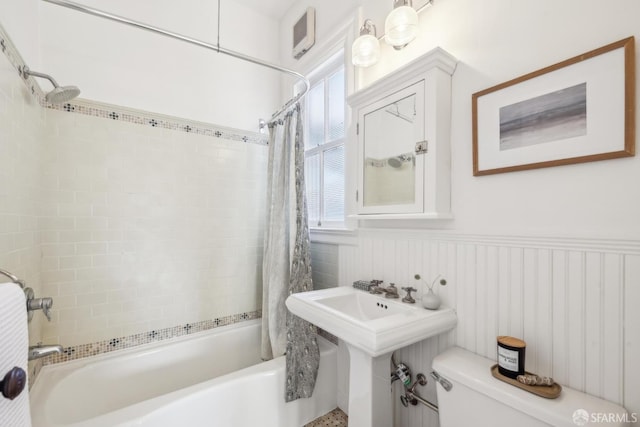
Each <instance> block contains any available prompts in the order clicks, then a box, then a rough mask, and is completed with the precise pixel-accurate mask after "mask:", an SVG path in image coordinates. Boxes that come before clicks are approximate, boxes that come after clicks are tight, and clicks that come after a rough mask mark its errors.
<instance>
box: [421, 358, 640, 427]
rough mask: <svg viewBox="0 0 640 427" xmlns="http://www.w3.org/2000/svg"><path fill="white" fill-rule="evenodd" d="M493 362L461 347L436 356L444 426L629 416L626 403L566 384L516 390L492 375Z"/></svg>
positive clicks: (496, 426) (561, 426)
mask: <svg viewBox="0 0 640 427" xmlns="http://www.w3.org/2000/svg"><path fill="white" fill-rule="evenodd" d="M495 363H496V362H495V361H494V360H491V359H487V358H485V357H481V356H478V355H476V354H473V353H471V352H469V351H467V350H464V349H462V348H459V347H454V348H451V349H449V350H447V351H446V352H444V353H442V354H440V355H438V356H437V357H436V358H435V359H434V360H433V370H434V372H435V373H436V374H437V375H439V376H440V377H441V379H442V380H441V381H438V384H437V386H436V387H437V396H438V408H439V416H440V427H467V426H492V427H513V426H518V427H534V426H536V427H537V426H549V425H551V426H558V427H565V426H566V427H575V426H595V425H598V426H603V425H606V426H623V425H628V424H626V423H625V421H628V420H631V418H630V416H629V414H628V413H627V411H626V409H624V408H623V407H621V406H619V405H616V404H614V403H611V402H608V401H606V400H602V399H599V398H597V397H594V396H590V395H587V394H584V393H581V392H579V391H576V390H572V389H570V388H568V387H564V386H563V388H562V393H561V394H560V396H559V397H558V398H556V399H545V398H543V397H539V396H536V395H534V394H532V393H529V392H527V391H524V390H521V389H518V388H517V387H514V386H512V385H510V384H507V383H505V382H502V381H500V380H498V379H496V378H494V377H493V376H492V375H491V371H490V368H491V366H493V365H494V364H495ZM446 381H448V382H449V383H450V384H451V386H452V387H451V389H450V390H449V391H446V390H445V387H443V384H445V386H446V385H447V384H446Z"/></svg>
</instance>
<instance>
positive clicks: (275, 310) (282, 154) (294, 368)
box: [262, 104, 320, 402]
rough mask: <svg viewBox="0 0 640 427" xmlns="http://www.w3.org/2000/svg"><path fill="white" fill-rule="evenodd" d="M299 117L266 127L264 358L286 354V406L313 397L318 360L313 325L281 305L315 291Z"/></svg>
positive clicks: (290, 116) (296, 113) (291, 115)
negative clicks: (267, 150) (288, 403)
mask: <svg viewBox="0 0 640 427" xmlns="http://www.w3.org/2000/svg"><path fill="white" fill-rule="evenodd" d="M301 116H302V114H301V107H300V105H299V104H297V105H296V106H295V107H294V109H293V110H291V111H290V112H288V113H287V114H286V115H285V117H284V120H282V119H281V120H278V121H273V122H271V123H270V124H269V165H268V183H267V184H268V189H267V226H266V231H265V240H264V256H263V266H262V289H263V290H262V358H263V359H264V360H269V359H272V358H274V357H278V356H281V355H283V354H285V353H286V383H285V400H286V401H287V402H290V401H292V400H296V399H299V398H306V397H311V395H312V393H313V388H314V386H315V382H316V377H317V375H318V365H319V362H320V351H319V349H318V341H317V338H316V327H315V326H314V325H312V324H310V323H308V322H306V321H304V320H302V319H300V318H299V317H297V316H294V315H293V314H291V313H289V311H288V310H287V308H286V306H285V299H286V298H287V296H289V295H290V294H292V293H296V292H302V291H310V290H312V289H313V284H312V281H311V255H310V252H309V249H310V248H309V228H308V218H307V204H306V198H305V185H304V142H303V138H302V135H303V134H302V120H301Z"/></svg>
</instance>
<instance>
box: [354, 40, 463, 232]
mask: <svg viewBox="0 0 640 427" xmlns="http://www.w3.org/2000/svg"><path fill="white" fill-rule="evenodd" d="M455 66H456V59H455V58H454V57H453V56H451V55H450V54H448V53H447V52H445V51H444V50H442V49H440V48H437V49H434V50H432V51H430V52H428V53H426V54H425V55H423V56H422V57H420V58H418V59H416V60H414V61H413V62H411V63H409V64H408V65H406V66H404V67H402V68H401V69H399V70H397V71H395V72H393V73H392V74H390V75H389V76H386V77H384V78H382V79H380V80H378V81H377V82H375V83H374V84H372V85H371V86H369V87H367V88H365V89H362V90H360V91H358V92H356V93H354V94H352V95H351V96H349V98H348V99H347V101H348V103H349V105H350V106H351V108H352V111H353V114H354V117H353V119H354V122H355V123H356V138H357V146H358V156H357V162H358V164H357V171H358V172H357V173H358V179H357V191H356V201H357V214H356V215H353V216H354V217H356V218H357V219H396V218H407V219H409V218H414V219H429V218H434V219H439V218H451V203H450V199H451V198H450V192H451V190H450V170H451V166H450V158H451V155H450V141H449V139H450V128H451V75H452V74H453V71H454V70H455Z"/></svg>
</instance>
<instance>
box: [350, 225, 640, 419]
mask: <svg viewBox="0 0 640 427" xmlns="http://www.w3.org/2000/svg"><path fill="white" fill-rule="evenodd" d="M339 266H340V269H339V279H340V284H341V285H350V284H351V283H352V282H353V281H354V280H357V279H381V280H384V281H385V283H386V284H388V283H389V282H394V283H396V284H397V286H398V287H401V286H408V285H412V286H414V287H416V288H419V290H420V294H419V295H421V292H422V291H423V290H424V289H425V288H426V287H425V286H424V284H422V286H417V285H418V283H417V282H416V281H415V280H414V278H413V276H414V274H415V273H419V274H420V275H421V276H422V277H423V278H425V279H426V280H429V281H431V280H433V278H435V276H436V275H438V274H441V275H442V276H444V277H445V278H446V279H447V286H445V287H441V286H439V285H438V289H437V292H438V293H439V294H440V296H441V297H442V299H443V302H444V304H445V305H448V306H451V307H454V308H455V309H456V311H457V314H458V326H457V328H456V329H455V330H454V331H452V332H450V333H449V334H446V335H443V336H440V337H436V338H433V339H430V340H426V341H423V342H421V343H418V344H416V345H413V346H411V347H409V348H406V349H403V350H401V351H399V352H398V354H397V358H398V360H399V361H400V360H401V361H403V362H405V363H407V364H408V365H409V366H410V367H411V369H412V371H413V373H414V374H415V373H418V372H423V373H425V374H426V375H427V376H428V373H429V372H430V366H431V360H432V359H433V357H435V355H436V354H438V353H439V352H441V351H443V350H444V349H446V348H448V347H450V346H452V345H457V346H460V347H463V348H465V349H467V350H470V351H472V352H474V353H477V354H480V355H483V356H485V357H488V358H492V359H494V358H495V357H496V336H498V335H512V336H516V337H520V338H523V339H524V340H525V341H526V342H527V354H526V369H527V370H528V371H531V372H535V373H538V374H541V375H546V376H552V377H553V378H554V379H555V380H556V381H557V382H559V383H560V384H562V385H563V386H567V387H571V388H573V389H577V390H581V391H584V392H586V393H589V394H592V395H594V396H599V397H602V398H604V399H607V400H610V401H613V402H616V403H618V404H622V405H623V406H625V407H626V408H627V409H628V410H629V412H640V370H639V369H638V368H637V366H635V364H636V363H637V361H638V360H640V314H639V313H640V310H639V308H640V307H639V306H640V242H639V241H624V240H589V239H575V238H566V239H564V238H542V237H501V236H473V235H460V234H455V233H451V232H439V231H424V230H360V231H359V233H358V238H357V244H356V245H341V246H340V248H339ZM399 387H400V386H399V385H398V386H397V388H398V389H399ZM398 391H399V390H398ZM420 392H421V393H422V394H423V395H424V396H426V397H427V398H428V399H430V400H433V401H435V399H436V396H435V386H434V384H432V381H430V382H429V384H428V385H427V386H426V387H425V388H422V389H420ZM342 393H345V392H344V391H343V390H341V394H342ZM396 401H397V398H396ZM576 409H578V408H576ZM435 425H437V416H436V415H435V414H434V413H432V412H431V411H430V410H429V409H427V408H426V407H423V406H418V407H410V408H407V409H405V408H403V407H402V406H401V405H400V404H399V402H398V403H397V405H396V426H407V427H409V426H411V427H418V426H419V427H426V426H435ZM636 425H640V424H639V423H637V424H636Z"/></svg>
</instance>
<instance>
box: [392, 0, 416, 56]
mask: <svg viewBox="0 0 640 427" xmlns="http://www.w3.org/2000/svg"><path fill="white" fill-rule="evenodd" d="M417 35H418V12H416V10H415V9H414V8H413V7H412V4H411V0H394V1H393V10H392V11H391V13H389V15H387V19H386V21H385V22H384V38H385V41H386V42H387V43H388V44H390V45H391V46H393V48H394V49H396V50H400V49H402V48H403V47H405V46H406V45H407V44H409V42H411V41H412V40H413V39H415V38H416V36H417Z"/></svg>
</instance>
